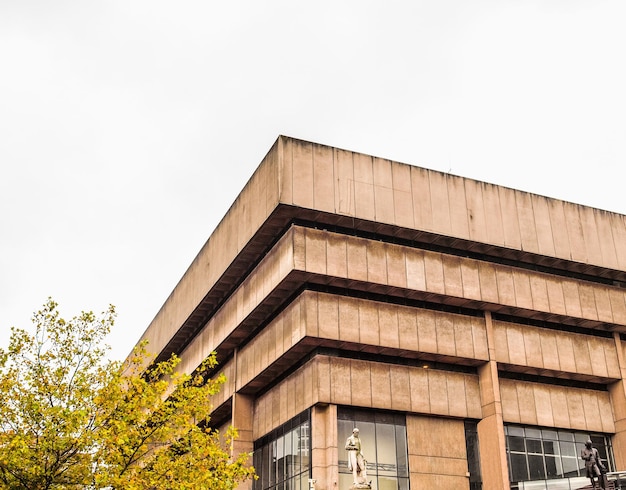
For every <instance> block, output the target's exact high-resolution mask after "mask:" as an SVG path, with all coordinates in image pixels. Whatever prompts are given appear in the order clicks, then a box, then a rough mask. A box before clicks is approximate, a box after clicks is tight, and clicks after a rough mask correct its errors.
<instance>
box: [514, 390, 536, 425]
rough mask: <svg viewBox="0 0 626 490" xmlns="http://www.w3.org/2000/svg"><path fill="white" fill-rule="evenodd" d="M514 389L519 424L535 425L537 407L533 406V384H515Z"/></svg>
mask: <svg viewBox="0 0 626 490" xmlns="http://www.w3.org/2000/svg"><path fill="white" fill-rule="evenodd" d="M516 388H517V404H518V406H519V417H520V422H521V423H522V424H527V425H537V407H536V406H535V393H534V391H533V384H531V383H517V386H516Z"/></svg>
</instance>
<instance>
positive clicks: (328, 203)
mask: <svg viewBox="0 0 626 490" xmlns="http://www.w3.org/2000/svg"><path fill="white" fill-rule="evenodd" d="M313 204H314V206H315V208H316V209H319V210H321V211H327V212H329V213H334V212H335V211H336V209H335V173H334V162H333V149H332V148H330V147H328V146H323V145H317V144H313Z"/></svg>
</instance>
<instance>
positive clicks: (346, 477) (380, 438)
mask: <svg viewBox="0 0 626 490" xmlns="http://www.w3.org/2000/svg"><path fill="white" fill-rule="evenodd" d="M355 427H356V428H358V429H359V437H360V439H361V445H362V447H363V454H364V456H365V459H366V460H367V479H368V480H371V481H372V490H408V488H409V478H408V477H409V469H408V451H407V440H406V420H405V417H404V415H398V414H390V413H384V412H380V413H379V412H370V411H360V410H353V409H343V408H339V410H338V411H337V430H338V438H339V441H338V445H339V485H338V486H339V488H349V487H350V486H351V485H352V472H351V471H350V470H348V458H347V453H346V451H343V446H344V442H345V441H346V440H347V439H348V437H350V436H351V435H352V430H353V429H354V428H355Z"/></svg>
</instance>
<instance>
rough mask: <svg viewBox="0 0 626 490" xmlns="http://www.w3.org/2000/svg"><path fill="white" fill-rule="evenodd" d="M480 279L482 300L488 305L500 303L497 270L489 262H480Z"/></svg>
mask: <svg viewBox="0 0 626 490" xmlns="http://www.w3.org/2000/svg"><path fill="white" fill-rule="evenodd" d="M478 275H479V277H480V293H481V296H482V300H483V301H486V302H488V303H497V302H498V283H497V282H496V270H495V268H494V266H493V265H492V264H490V263H488V262H480V263H479V265H478Z"/></svg>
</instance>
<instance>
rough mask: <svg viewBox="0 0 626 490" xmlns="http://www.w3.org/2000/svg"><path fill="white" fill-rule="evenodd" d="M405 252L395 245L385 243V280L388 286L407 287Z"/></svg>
mask: <svg viewBox="0 0 626 490" xmlns="http://www.w3.org/2000/svg"><path fill="white" fill-rule="evenodd" d="M405 258H406V254H405V253H404V251H403V250H402V249H401V248H400V247H399V246H397V245H391V244H388V243H387V244H385V259H386V262H387V281H388V284H389V285H390V286H396V287H401V288H406V287H407V278H406V260H405Z"/></svg>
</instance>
